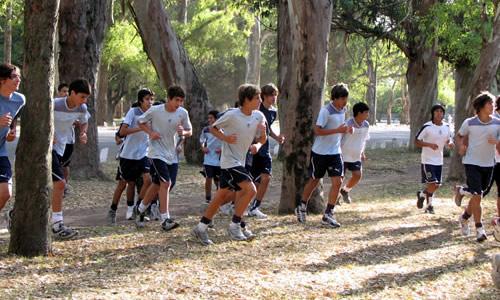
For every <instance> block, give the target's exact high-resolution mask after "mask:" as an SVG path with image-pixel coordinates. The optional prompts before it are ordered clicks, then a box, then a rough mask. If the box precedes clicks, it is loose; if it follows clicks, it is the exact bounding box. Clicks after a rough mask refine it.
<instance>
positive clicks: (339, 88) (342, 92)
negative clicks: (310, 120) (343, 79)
mask: <svg viewBox="0 0 500 300" xmlns="http://www.w3.org/2000/svg"><path fill="white" fill-rule="evenodd" d="M331 97H332V101H334V102H336V103H337V106H339V107H345V106H346V105H347V98H348V97H349V89H348V88H347V84H344V83H339V84H336V85H334V86H333V87H332V93H331Z"/></svg>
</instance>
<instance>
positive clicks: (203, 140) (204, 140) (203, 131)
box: [200, 127, 207, 146]
mask: <svg viewBox="0 0 500 300" xmlns="http://www.w3.org/2000/svg"><path fill="white" fill-rule="evenodd" d="M205 128H206V127H203V129H202V130H201V134H200V144H201V145H202V146H203V144H204V143H205V142H206V141H207V137H206V136H205Z"/></svg>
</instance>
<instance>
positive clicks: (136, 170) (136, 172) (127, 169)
mask: <svg viewBox="0 0 500 300" xmlns="http://www.w3.org/2000/svg"><path fill="white" fill-rule="evenodd" d="M149 169H150V166H149V159H148V158H147V157H143V158H142V159H127V158H123V157H120V173H121V178H122V179H124V180H125V181H136V180H137V178H139V177H142V174H144V173H147V172H149Z"/></svg>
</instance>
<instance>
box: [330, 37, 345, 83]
mask: <svg viewBox="0 0 500 300" xmlns="http://www.w3.org/2000/svg"><path fill="white" fill-rule="evenodd" d="M345 39H346V33H345V31H342V30H340V29H336V30H332V31H331V34H330V42H329V53H330V55H329V63H328V74H329V75H328V76H327V77H328V78H327V81H328V85H329V86H332V85H334V84H337V83H340V81H341V78H342V77H341V74H342V72H343V71H344V68H345V65H346V62H347V52H346V51H347V49H346V46H345Z"/></svg>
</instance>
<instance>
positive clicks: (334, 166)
mask: <svg viewBox="0 0 500 300" xmlns="http://www.w3.org/2000/svg"><path fill="white" fill-rule="evenodd" d="M327 171H328V177H336V176H344V163H343V161H342V156H341V155H340V154H332V155H321V154H316V153H314V152H311V161H310V162H309V176H311V178H313V179H319V178H323V177H324V176H325V173H326V172H327Z"/></svg>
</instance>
